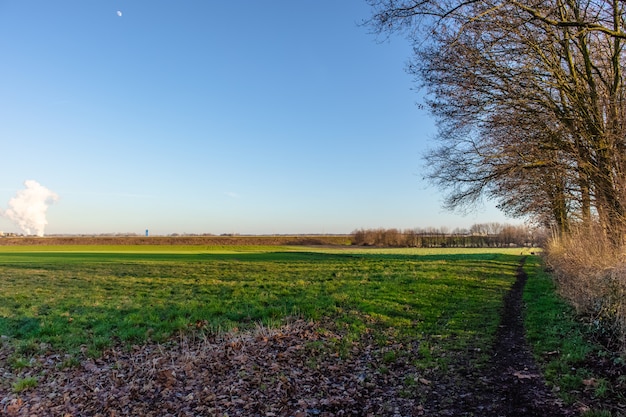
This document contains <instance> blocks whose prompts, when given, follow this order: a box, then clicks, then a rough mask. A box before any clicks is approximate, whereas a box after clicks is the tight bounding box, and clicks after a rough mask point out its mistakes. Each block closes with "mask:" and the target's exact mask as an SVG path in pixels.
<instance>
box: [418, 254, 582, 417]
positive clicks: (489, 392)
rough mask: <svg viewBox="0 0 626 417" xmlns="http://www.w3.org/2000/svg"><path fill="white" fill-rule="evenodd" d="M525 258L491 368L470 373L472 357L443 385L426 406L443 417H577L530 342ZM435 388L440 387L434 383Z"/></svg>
mask: <svg viewBox="0 0 626 417" xmlns="http://www.w3.org/2000/svg"><path fill="white" fill-rule="evenodd" d="M524 261H525V259H523V260H522V262H521V263H520V265H519V267H518V270H517V279H516V282H515V284H514V285H513V286H512V287H511V289H510V291H509V292H508V294H507V295H506V297H505V299H504V309H503V312H502V319H501V323H500V328H499V330H498V333H497V334H496V341H495V343H494V346H493V348H492V352H491V361H490V363H489V364H488V366H487V367H486V368H485V369H470V367H471V363H470V362H469V359H468V358H465V360H464V362H463V363H461V364H459V365H457V366H458V369H453V372H452V373H451V374H450V375H447V376H446V377H444V378H443V381H437V382H436V384H437V387H438V388H437V389H436V391H433V392H432V393H431V395H430V397H429V399H428V402H427V406H426V407H425V408H426V409H427V410H428V411H429V412H430V413H432V414H433V415H443V416H506V417H516V416H520V417H521V416H525V417H528V416H552V417H561V416H563V417H566V416H567V417H569V416H574V415H576V414H577V413H576V412H575V411H574V410H571V409H569V408H567V407H565V406H563V404H562V402H561V401H560V400H558V399H557V398H556V397H555V396H554V395H553V394H552V392H551V391H550V389H549V388H548V387H546V385H545V382H544V380H543V378H542V376H541V372H540V370H539V369H538V367H537V365H536V364H535V361H534V359H533V356H532V353H531V352H530V350H529V347H528V345H527V343H526V339H525V336H524V323H523V303H522V295H523V291H524V286H525V284H526V281H527V279H528V276H527V275H526V273H525V272H524V269H523V266H524ZM433 385H435V383H434V384H433Z"/></svg>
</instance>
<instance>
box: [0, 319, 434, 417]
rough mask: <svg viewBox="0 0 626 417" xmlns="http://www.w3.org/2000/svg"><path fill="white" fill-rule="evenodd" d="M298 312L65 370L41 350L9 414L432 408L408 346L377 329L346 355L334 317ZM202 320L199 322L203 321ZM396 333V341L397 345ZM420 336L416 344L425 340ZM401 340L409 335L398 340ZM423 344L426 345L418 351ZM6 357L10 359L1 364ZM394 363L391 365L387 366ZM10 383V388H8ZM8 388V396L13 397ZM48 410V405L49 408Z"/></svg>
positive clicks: (4, 404)
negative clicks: (267, 323)
mask: <svg viewBox="0 0 626 417" xmlns="http://www.w3.org/2000/svg"><path fill="white" fill-rule="evenodd" d="M320 326H321V325H320V324H319V323H317V324H316V323H311V322H304V321H295V322H293V323H291V324H289V325H286V326H284V327H281V328H279V329H268V328H263V327H259V328H257V329H256V330H254V331H250V332H241V331H239V332H234V333H231V334H227V335H221V336H219V337H216V336H214V337H211V338H208V337H207V338H198V337H196V338H194V337H191V336H187V337H182V338H180V339H179V340H177V341H176V342H170V343H168V344H164V345H155V344H152V345H146V346H133V347H132V348H131V349H130V350H129V349H127V348H124V347H116V348H113V349H110V350H108V351H106V352H105V353H104V355H103V356H102V358H99V359H85V360H83V361H82V362H81V364H80V366H77V367H74V368H71V369H64V370H60V369H59V368H58V367H57V365H58V364H59V362H60V360H61V356H60V355H56V356H55V357H53V355H49V356H47V357H40V358H38V365H37V371H38V372H40V373H41V374H42V376H41V378H40V383H39V385H38V386H37V387H36V388H35V389H33V390H29V391H28V392H23V393H20V395H17V394H4V393H2V391H1V390H0V401H1V402H0V414H2V415H7V416H11V417H12V416H30V415H32V414H36V415H38V416H45V415H51V416H52V415H54V416H57V415H67V416H77V415H81V416H115V417H121V416H136V415H143V416H166V415H172V416H173V415H176V416H193V415H229V416H252V415H254V416H281V417H282V416H299V417H306V416H325V417H328V416H335V415H350V414H352V415H364V416H367V415H394V414H398V415H402V416H414V415H422V414H424V410H423V407H421V406H420V404H419V401H418V399H417V398H418V397H419V389H418V387H412V391H409V390H407V387H405V386H404V385H403V383H402V381H404V380H405V379H406V376H407V375H413V376H414V379H415V381H418V382H419V383H420V384H421V386H422V387H424V389H426V387H427V386H429V385H430V384H431V381H430V380H428V379H426V378H424V377H422V376H419V373H418V371H417V370H416V369H415V368H414V366H413V365H412V364H411V362H410V356H411V354H409V355H405V356H404V357H402V358H399V359H398V360H396V361H394V362H392V363H389V362H388V361H385V360H384V357H385V352H386V351H387V350H388V349H389V348H390V347H389V346H384V350H383V347H377V345H376V344H374V342H373V341H372V340H370V339H368V337H369V336H368V335H365V336H364V339H362V340H360V341H358V342H353V343H352V345H351V346H350V349H349V352H350V353H349V354H341V355H339V354H338V352H337V348H338V347H337V341H340V340H341V339H342V335H341V333H340V332H339V331H337V330H329V329H331V328H332V326H331V324H329V323H324V326H323V329H324V330H323V331H321V330H320V328H321V327H320ZM194 327H195V326H194ZM393 343H394V342H393V341H391V344H392V345H393ZM417 345H418V344H417V343H415V349H417ZM391 347H392V348H394V349H397V350H400V349H401V345H400V344H398V345H396V346H391ZM415 354H416V352H415ZM0 366H1V365H0ZM383 369H384V371H383ZM1 387H2V386H1V385H0V389H1ZM3 397H4V398H3ZM43 410H45V411H43Z"/></svg>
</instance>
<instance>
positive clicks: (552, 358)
mask: <svg viewBox="0 0 626 417" xmlns="http://www.w3.org/2000/svg"><path fill="white" fill-rule="evenodd" d="M525 268H526V271H527V273H528V274H529V280H528V282H527V284H526V289H525V292H524V302H525V304H526V314H525V325H526V333H527V338H528V341H529V343H530V344H531V345H532V347H533V350H534V353H535V358H536V359H537V361H538V363H539V364H540V365H541V367H542V368H543V369H544V376H545V378H546V381H547V383H548V384H549V385H551V386H554V387H558V392H559V395H560V397H561V398H562V399H563V400H565V401H566V402H567V403H570V404H572V403H574V402H576V401H578V396H579V393H580V392H581V391H584V390H585V389H588V387H586V386H585V381H594V383H593V386H594V388H593V396H594V397H595V398H597V399H602V398H604V397H605V396H606V395H607V393H608V391H610V390H612V389H613V387H611V386H610V384H609V382H608V381H607V380H606V379H603V378H598V379H596V378H595V377H594V375H593V370H590V369H587V368H586V367H585V362H586V361H589V360H592V359H591V358H593V357H597V356H599V355H602V354H603V353H606V352H604V351H603V349H602V348H601V347H600V346H599V345H597V344H595V343H593V342H592V338H591V337H590V334H589V331H590V330H589V328H588V327H586V326H584V325H583V324H582V323H581V322H580V320H577V316H576V314H575V311H574V309H573V307H572V306H571V305H569V304H567V303H566V302H565V301H564V300H563V299H562V298H560V297H559V296H558V295H557V294H556V293H555V287H554V281H553V280H552V278H551V277H550V276H549V275H548V274H547V273H546V272H545V271H544V270H543V267H542V265H541V263H540V262H539V259H538V258H533V259H531V260H529V261H528V262H527V263H526V266H525ZM600 402H601V401H600ZM584 415H585V416H588V417H591V416H601V415H607V416H611V413H610V412H608V411H606V410H594V409H590V410H588V411H587V412H586V413H585V414H584Z"/></svg>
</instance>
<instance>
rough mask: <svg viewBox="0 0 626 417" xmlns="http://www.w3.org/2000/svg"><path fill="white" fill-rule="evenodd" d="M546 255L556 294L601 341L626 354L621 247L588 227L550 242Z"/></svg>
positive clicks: (625, 265) (625, 261)
mask: <svg viewBox="0 0 626 417" xmlns="http://www.w3.org/2000/svg"><path fill="white" fill-rule="evenodd" d="M546 254H547V257H546V261H547V264H548V265H549V266H550V267H551V268H552V269H553V270H554V274H553V275H554V277H555V279H556V283H557V287H558V290H559V292H560V294H561V295H562V296H563V297H565V298H566V299H567V300H569V301H570V302H571V303H572V304H573V306H574V307H575V308H576V310H577V312H578V313H579V314H581V315H582V316H584V317H586V318H588V319H589V322H590V323H591V324H592V325H593V326H594V328H595V329H594V330H596V332H597V334H598V335H599V336H600V337H601V338H602V339H604V341H605V342H608V343H609V344H611V345H614V346H616V347H618V348H619V349H621V350H623V351H626V297H625V296H626V256H625V253H624V248H623V247H620V248H616V247H615V245H613V244H612V243H611V242H610V241H609V240H608V238H607V237H606V235H605V234H604V233H602V231H600V230H597V229H594V228H591V229H581V230H577V231H575V232H573V233H572V234H570V235H569V236H566V237H560V238H555V239H552V240H551V241H550V242H549V244H548V247H547V248H546Z"/></svg>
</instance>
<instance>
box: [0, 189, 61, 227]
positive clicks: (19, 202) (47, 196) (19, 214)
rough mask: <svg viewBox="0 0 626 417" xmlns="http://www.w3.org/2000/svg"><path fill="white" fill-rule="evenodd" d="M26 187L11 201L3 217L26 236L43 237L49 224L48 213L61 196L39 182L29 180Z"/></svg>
mask: <svg viewBox="0 0 626 417" xmlns="http://www.w3.org/2000/svg"><path fill="white" fill-rule="evenodd" d="M24 185H25V186H26V188H25V189H23V190H20V191H18V192H17V194H16V195H15V197H13V198H12V199H11V200H9V208H7V209H6V210H5V211H4V213H2V215H3V216H4V217H6V218H8V219H10V220H11V221H13V222H14V223H15V224H16V225H18V226H19V228H20V229H22V231H23V232H24V234H27V235H33V234H35V235H37V236H43V231H44V228H45V227H46V225H47V224H48V221H47V220H46V211H47V210H48V207H49V206H50V205H51V204H52V203H54V202H55V201H57V200H58V199H59V196H57V195H56V194H55V193H53V192H52V191H50V190H48V189H47V188H46V187H44V186H43V185H41V184H39V183H38V182H37V181H33V180H27V181H24Z"/></svg>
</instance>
